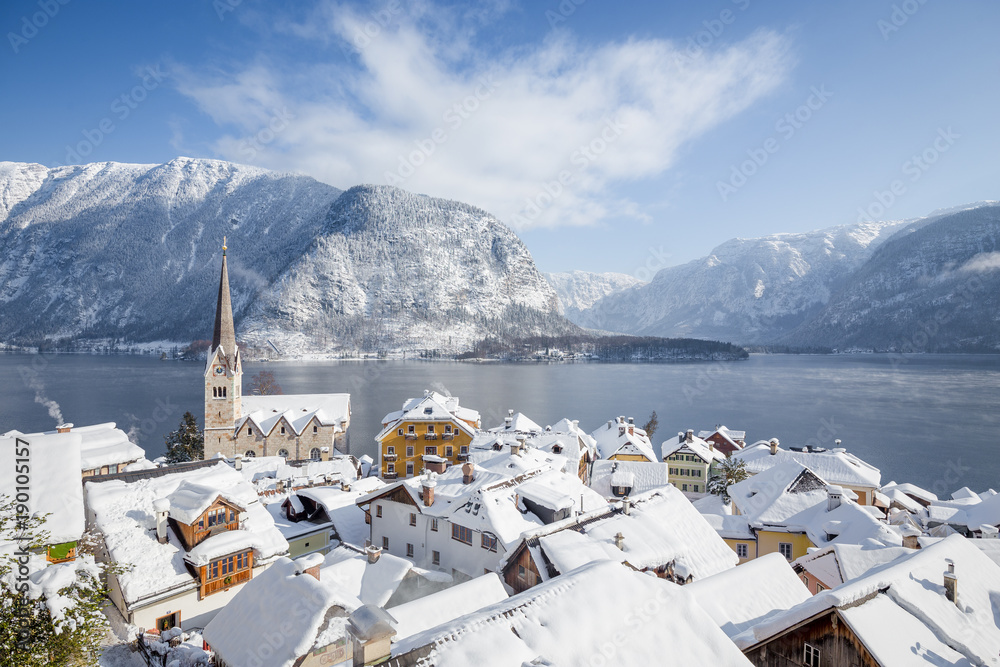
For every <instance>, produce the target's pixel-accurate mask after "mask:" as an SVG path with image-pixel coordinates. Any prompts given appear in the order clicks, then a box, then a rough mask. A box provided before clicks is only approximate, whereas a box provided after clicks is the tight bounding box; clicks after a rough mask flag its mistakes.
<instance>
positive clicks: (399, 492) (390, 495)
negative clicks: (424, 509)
mask: <svg viewBox="0 0 1000 667" xmlns="http://www.w3.org/2000/svg"><path fill="white" fill-rule="evenodd" d="M376 500H389V501H392V502H396V503H402V504H404V505H412V506H413V507H416V508H417V510H418V511H419V510H420V505H419V504H417V502H416V501H415V500H414V499H413V496H411V495H410V493H409V491H407V490H406V487H405V485H403V484H399V485H397V486H394V487H390V488H389V489H387V490H386V491H383V492H382V493H380V494H378V495H376V496H372V497H371V498H368V499H367V500H365V501H364V502H363V503H359V505H361V506H364V505H369V506H370V505H371V504H372V503H373V502H375V501H376Z"/></svg>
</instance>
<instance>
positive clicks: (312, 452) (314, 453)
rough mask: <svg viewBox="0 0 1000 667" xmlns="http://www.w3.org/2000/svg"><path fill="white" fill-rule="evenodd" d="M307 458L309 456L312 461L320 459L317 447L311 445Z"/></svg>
mask: <svg viewBox="0 0 1000 667" xmlns="http://www.w3.org/2000/svg"><path fill="white" fill-rule="evenodd" d="M309 458H311V459H312V460H313V461H319V460H320V451H319V447H313V448H312V449H310V450H309Z"/></svg>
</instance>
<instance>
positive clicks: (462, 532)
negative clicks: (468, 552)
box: [451, 523, 472, 544]
mask: <svg viewBox="0 0 1000 667" xmlns="http://www.w3.org/2000/svg"><path fill="white" fill-rule="evenodd" d="M451 539H453V540H458V541H459V542H464V543H466V544H472V529H471V528H466V527H465V526H460V525H458V524H457V523H453V524H451Z"/></svg>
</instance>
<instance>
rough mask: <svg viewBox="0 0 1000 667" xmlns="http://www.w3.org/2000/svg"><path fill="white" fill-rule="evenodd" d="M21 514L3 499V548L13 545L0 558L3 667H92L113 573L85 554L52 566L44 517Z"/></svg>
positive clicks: (0, 658)
mask: <svg viewBox="0 0 1000 667" xmlns="http://www.w3.org/2000/svg"><path fill="white" fill-rule="evenodd" d="M22 508H23V506H22ZM18 509H19V508H18V505H17V504H16V503H15V502H14V501H12V500H10V499H9V498H8V497H7V496H0V544H7V545H14V546H13V548H11V549H10V550H8V551H6V552H5V553H3V554H0V665H18V667H42V666H44V665H67V666H71V667H75V666H77V665H80V666H81V667H82V666H84V665H93V664H95V663H96V662H97V659H98V655H99V653H100V644H101V641H102V640H103V638H104V636H105V634H106V633H107V630H108V620H107V618H106V617H105V616H104V614H103V613H102V612H101V609H102V607H103V606H104V605H105V604H106V603H107V599H106V595H107V590H106V589H105V586H104V584H103V582H102V580H103V578H104V577H105V576H106V574H107V572H108V568H107V567H106V566H103V565H100V564H98V563H97V562H96V561H95V560H94V557H93V555H92V554H90V553H84V552H83V550H81V553H80V555H79V556H78V557H77V558H76V560H75V561H72V562H69V563H58V564H55V563H48V562H47V561H46V558H45V555H44V545H45V542H46V539H47V533H46V532H45V530H44V524H45V517H37V516H36V517H31V518H23V517H22V516H19V515H18Z"/></svg>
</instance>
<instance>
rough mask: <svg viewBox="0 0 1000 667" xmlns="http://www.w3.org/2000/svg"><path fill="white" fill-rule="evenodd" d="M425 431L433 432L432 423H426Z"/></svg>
mask: <svg viewBox="0 0 1000 667" xmlns="http://www.w3.org/2000/svg"><path fill="white" fill-rule="evenodd" d="M427 432H428V433H433V432H434V424H428V425H427Z"/></svg>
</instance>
